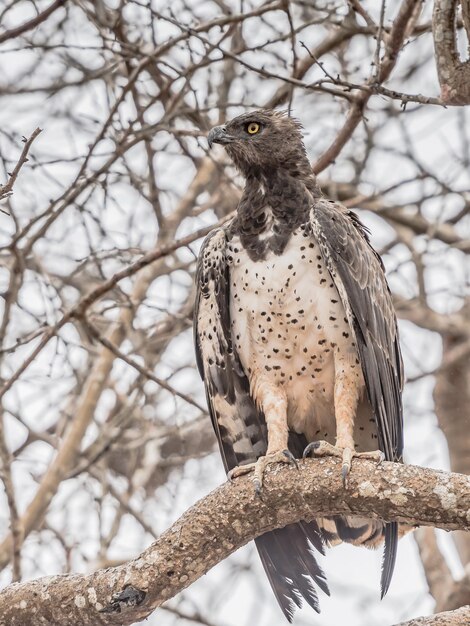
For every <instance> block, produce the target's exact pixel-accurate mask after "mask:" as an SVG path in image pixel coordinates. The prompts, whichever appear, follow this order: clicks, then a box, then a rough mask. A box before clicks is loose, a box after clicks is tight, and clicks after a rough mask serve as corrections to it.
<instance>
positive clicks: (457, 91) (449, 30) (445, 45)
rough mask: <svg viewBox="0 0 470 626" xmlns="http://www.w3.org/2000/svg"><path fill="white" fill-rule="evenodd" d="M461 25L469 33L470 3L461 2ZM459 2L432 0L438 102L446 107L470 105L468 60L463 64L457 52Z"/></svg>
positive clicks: (469, 66)
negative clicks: (439, 100)
mask: <svg viewBox="0 0 470 626" xmlns="http://www.w3.org/2000/svg"><path fill="white" fill-rule="evenodd" d="M461 4H462V14H463V24H464V28H465V29H466V31H467V36H469V35H470V33H469V18H468V16H469V13H470V12H469V8H468V7H469V0H461ZM457 5H458V0H435V2H434V11H433V17H432V32H433V38H434V52H435V57H436V67H437V74H438V77H439V84H440V86H441V98H442V100H443V101H444V102H445V103H446V104H455V105H464V104H470V86H469V85H470V60H468V59H467V60H466V61H464V62H462V61H461V60H460V56H459V53H458V50H457V31H456V28H457V25H456V10H457Z"/></svg>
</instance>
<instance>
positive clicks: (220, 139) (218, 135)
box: [207, 126, 235, 148]
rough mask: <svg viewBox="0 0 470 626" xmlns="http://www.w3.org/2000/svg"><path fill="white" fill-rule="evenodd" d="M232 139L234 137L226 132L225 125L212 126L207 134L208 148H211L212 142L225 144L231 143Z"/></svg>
mask: <svg viewBox="0 0 470 626" xmlns="http://www.w3.org/2000/svg"><path fill="white" fill-rule="evenodd" d="M234 139H235V138H234V137H232V136H231V135H229V134H227V129H226V128H225V126H214V128H213V129H212V130H211V131H210V133H209V134H208V135H207V143H208V144H209V148H212V144H214V143H221V144H222V145H225V144H226V143H231V142H232V141H233V140H234Z"/></svg>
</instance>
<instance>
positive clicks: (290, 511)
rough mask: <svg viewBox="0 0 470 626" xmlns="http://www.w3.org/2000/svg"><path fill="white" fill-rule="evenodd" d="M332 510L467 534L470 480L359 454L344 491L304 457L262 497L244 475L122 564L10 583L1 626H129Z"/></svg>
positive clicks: (337, 476) (325, 463)
mask: <svg viewBox="0 0 470 626" xmlns="http://www.w3.org/2000/svg"><path fill="white" fill-rule="evenodd" d="M331 514H359V515H363V516H365V517H380V518H383V519H387V520H391V519H394V520H398V521H400V522H404V523H407V524H410V525H432V526H438V527H440V528H446V529H461V530H468V529H470V477H468V476H463V475H460V474H451V473H446V472H440V471H436V470H430V469H424V468H420V467H415V466H411V465H409V466H406V465H401V464H396V463H384V464H383V465H382V466H381V467H377V466H376V465H375V464H374V463H371V462H370V461H366V460H355V461H354V466H353V470H352V472H351V475H350V481H349V486H348V488H347V489H346V490H345V489H343V486H342V482H341V472H340V466H339V461H338V460H337V459H331V458H326V459H316V460H314V461H312V460H307V461H302V462H300V464H299V471H297V470H295V469H293V468H284V469H281V468H279V467H278V468H275V469H274V470H273V471H268V472H267V475H266V480H265V488H264V492H263V498H262V499H260V498H256V497H255V495H254V490H253V485H252V482H251V480H250V479H249V478H240V479H237V481H236V482H235V483H234V484H230V483H225V484H224V485H222V486H221V487H219V488H218V489H216V490H215V491H213V492H212V493H211V494H209V495H208V496H206V497H205V498H203V499H202V500H200V501H199V502H198V503H197V504H196V505H195V506H193V507H192V508H191V509H189V510H188V511H187V512H186V513H185V514H184V515H183V516H182V517H181V518H180V519H179V520H178V521H177V522H176V523H175V524H173V526H172V527H171V528H170V529H169V530H167V531H166V532H165V533H163V535H162V536H161V537H160V538H159V539H158V541H156V542H155V543H154V544H152V545H151V546H150V547H149V548H148V549H147V550H145V551H144V552H143V553H142V554H140V555H139V556H138V557H137V558H136V559H134V560H132V561H130V562H128V563H126V564H124V565H120V566H118V567H114V568H109V569H106V570H99V571H96V572H94V573H92V574H89V575H63V576H50V577H46V578H41V579H39V580H35V581H30V582H25V583H16V584H13V585H10V586H9V587H7V588H6V589H5V590H4V591H3V592H2V593H0V615H1V616H2V618H3V620H4V621H3V622H0V624H8V626H33V625H34V626H35V625H36V624H39V623H41V622H42V621H43V620H44V621H47V623H58V624H59V623H60V624H61V625H62V626H72V625H73V626H76V624H80V625H81V626H82V625H83V626H87V625H89V626H99V625H113V624H114V625H118V624H119V625H120V626H125V625H127V624H132V623H133V622H135V621H137V620H141V619H144V618H145V617H147V616H148V615H150V613H151V612H152V611H153V610H154V609H155V608H157V607H158V606H160V605H161V604H162V603H163V602H165V601H166V600H168V599H169V598H172V597H173V596H175V595H176V594H177V593H178V592H180V591H181V590H182V589H184V588H185V587H187V586H188V585H190V584H191V583H192V582H194V581H195V580H197V579H198V578H200V577H201V576H202V575H203V574H205V573H206V572H207V571H209V570H210V569H211V568H212V567H213V566H214V565H216V564H217V563H219V562H220V561H222V560H223V559H225V558H226V557H227V556H228V555H229V554H231V553H232V552H234V551H235V550H237V549H238V548H239V547H241V546H242V545H244V544H246V543H247V542H248V541H250V540H252V539H253V538H255V537H257V536H258V535H261V534H263V533H265V532H267V531H269V530H272V529H274V528H281V527H283V526H285V525H287V524H291V523H294V522H297V521H299V520H310V519H312V517H313V516H314V515H315V516H318V517H321V516H325V515H331Z"/></svg>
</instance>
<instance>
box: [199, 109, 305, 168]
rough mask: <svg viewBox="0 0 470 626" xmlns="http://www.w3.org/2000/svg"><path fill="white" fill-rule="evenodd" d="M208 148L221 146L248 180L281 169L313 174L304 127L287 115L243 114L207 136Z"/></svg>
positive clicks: (255, 112)
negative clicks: (303, 137) (306, 148)
mask: <svg viewBox="0 0 470 626" xmlns="http://www.w3.org/2000/svg"><path fill="white" fill-rule="evenodd" d="M207 141H208V143H209V147H211V146H212V144H214V143H220V144H222V145H223V146H224V147H225V149H226V150H227V153H228V155H229V156H230V158H231V159H232V160H233V162H234V163H235V165H236V167H237V168H238V169H239V170H240V171H241V172H242V173H243V174H245V176H250V175H251V176H252V175H256V173H257V172H260V173H270V172H272V171H273V170H276V169H282V170H283V171H284V172H288V173H290V174H291V175H293V176H299V175H306V174H307V171H308V173H309V174H311V169H310V165H309V162H308V158H307V154H306V152H305V147H304V144H303V140H302V126H301V124H300V122H299V121H298V120H296V119H293V118H291V117H288V116H287V115H286V113H285V112H284V111H273V110H271V109H260V110H259V111H253V112H252V113H243V115H239V116H238V117H235V118H234V119H233V120H230V121H229V122H227V123H226V124H224V125H223V126H216V127H215V128H213V129H212V130H211V131H210V133H209V135H208V136H207Z"/></svg>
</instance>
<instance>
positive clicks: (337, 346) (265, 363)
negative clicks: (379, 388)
mask: <svg viewBox="0 0 470 626" xmlns="http://www.w3.org/2000/svg"><path fill="white" fill-rule="evenodd" d="M229 248H230V249H229V258H231V267H230V316H231V320H232V322H231V323H232V338H233V343H234V345H235V348H236V350H237V352H238V354H239V356H240V360H241V363H242V365H243V368H244V370H245V372H246V373H247V375H248V378H249V380H250V386H251V389H252V395H253V396H254V398H255V399H256V395H257V394H256V389H257V387H258V385H260V384H263V381H269V382H271V383H275V384H276V385H282V386H283V387H284V389H285V391H286V394H287V401H288V409H287V412H288V415H287V417H288V424H289V427H290V428H291V429H292V430H294V431H296V432H299V433H303V434H305V435H306V436H307V439H308V440H314V439H320V438H321V439H327V440H330V441H334V437H335V431H336V428H335V419H334V415H335V412H334V386H335V367H338V363H339V364H340V363H341V361H342V360H343V362H344V359H346V360H347V361H348V363H349V364H350V363H354V364H356V365H357V370H358V376H360V378H361V385H362V386H363V380H362V372H361V370H360V365H359V360H358V356H357V350H356V346H355V339H354V336H353V333H352V331H351V329H350V327H349V324H348V321H347V319H346V316H345V311H344V307H343V305H342V303H341V299H340V296H339V295H338V291H337V289H336V287H335V285H334V283H333V280H332V278H331V276H330V274H329V272H328V270H327V268H326V266H325V263H324V261H323V258H322V255H321V253H320V249H319V246H318V245H317V244H316V243H315V242H314V240H313V239H312V237H311V235H308V236H306V235H304V232H303V231H302V230H301V229H300V228H299V229H297V230H296V231H294V233H293V234H292V236H291V237H290V240H289V242H288V244H287V246H286V248H285V250H284V251H283V253H282V254H280V255H276V254H274V253H273V252H268V254H267V256H266V258H265V259H264V260H261V261H256V262H255V261H253V260H252V259H250V257H249V256H248V254H247V253H246V251H245V250H244V248H243V247H242V245H241V244H240V240H239V238H238V237H235V238H234V239H232V240H231V242H230V243H229Z"/></svg>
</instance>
